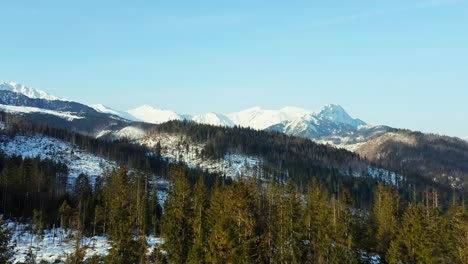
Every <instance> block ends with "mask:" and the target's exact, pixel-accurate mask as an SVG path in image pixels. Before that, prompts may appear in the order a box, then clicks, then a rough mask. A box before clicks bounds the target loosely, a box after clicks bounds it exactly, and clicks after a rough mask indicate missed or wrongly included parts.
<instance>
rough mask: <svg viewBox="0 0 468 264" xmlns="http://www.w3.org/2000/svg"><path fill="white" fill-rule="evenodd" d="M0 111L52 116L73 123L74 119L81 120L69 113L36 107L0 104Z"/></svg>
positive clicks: (79, 117)
mask: <svg viewBox="0 0 468 264" xmlns="http://www.w3.org/2000/svg"><path fill="white" fill-rule="evenodd" d="M0 109H1V110H3V111H5V112H7V113H13V114H18V113H19V114H30V113H39V114H48V115H54V116H57V117H60V118H63V119H66V120H68V121H73V120H75V119H82V118H83V117H81V116H78V115H76V114H75V113H71V112H60V111H54V110H48V109H42V108H37V107H29V106H14V105H4V104H0Z"/></svg>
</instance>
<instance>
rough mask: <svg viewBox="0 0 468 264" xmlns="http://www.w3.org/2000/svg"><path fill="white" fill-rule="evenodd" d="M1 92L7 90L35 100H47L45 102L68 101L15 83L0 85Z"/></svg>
mask: <svg viewBox="0 0 468 264" xmlns="http://www.w3.org/2000/svg"><path fill="white" fill-rule="evenodd" d="M0 90H7V91H12V92H15V93H21V94H23V95H25V96H27V97H29V98H33V99H45V100H51V101H54V100H60V101H66V100H64V99H61V98H58V97H55V96H53V95H50V94H48V93H46V92H44V91H42V90H38V89H36V88H32V87H27V86H24V85H22V84H19V83H15V82H2V83H0Z"/></svg>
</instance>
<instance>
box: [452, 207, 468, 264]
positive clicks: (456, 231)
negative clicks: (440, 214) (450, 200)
mask: <svg viewBox="0 0 468 264" xmlns="http://www.w3.org/2000/svg"><path fill="white" fill-rule="evenodd" d="M449 223H450V227H449V228H448V230H449V232H448V233H449V234H450V242H449V245H450V248H451V250H450V251H451V255H452V256H453V259H454V261H456V263H468V211H466V210H465V209H464V208H463V207H454V208H451V209H450V211H449Z"/></svg>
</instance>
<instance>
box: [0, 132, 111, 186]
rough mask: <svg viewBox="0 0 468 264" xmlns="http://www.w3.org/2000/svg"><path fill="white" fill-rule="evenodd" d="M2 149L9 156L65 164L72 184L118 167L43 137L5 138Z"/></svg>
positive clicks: (70, 146) (67, 144) (1, 144)
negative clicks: (82, 174) (75, 179)
mask: <svg viewBox="0 0 468 264" xmlns="http://www.w3.org/2000/svg"><path fill="white" fill-rule="evenodd" d="M0 148H1V149H2V150H3V151H4V152H5V154H7V155H13V154H15V155H22V156H23V157H31V158H34V157H37V156H39V158H40V159H51V160H54V161H57V162H63V163H65V164H66V165H67V166H68V168H69V171H70V172H69V181H71V182H70V183H73V182H74V178H76V177H78V175H80V174H81V173H84V174H87V175H88V176H90V177H92V178H94V177H98V176H101V175H102V174H103V173H104V172H106V171H107V170H111V169H112V168H115V167H117V165H116V164H115V163H114V162H111V161H108V160H106V159H103V158H101V157H98V156H96V155H93V154H90V153H88V152H85V151H82V150H81V149H79V148H77V147H74V146H72V145H71V144H69V143H65V142H63V141H61V140H58V139H55V138H51V137H47V136H42V135H34V136H22V135H17V136H15V137H13V138H9V137H6V136H3V137H1V138H0Z"/></svg>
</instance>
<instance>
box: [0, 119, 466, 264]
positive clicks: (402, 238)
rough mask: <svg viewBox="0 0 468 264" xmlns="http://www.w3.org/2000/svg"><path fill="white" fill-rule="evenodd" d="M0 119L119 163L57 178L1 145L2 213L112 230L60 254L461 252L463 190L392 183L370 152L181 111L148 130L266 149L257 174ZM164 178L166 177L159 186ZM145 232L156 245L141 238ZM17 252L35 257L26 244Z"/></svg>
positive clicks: (193, 258) (316, 258) (45, 165)
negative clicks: (94, 249)
mask: <svg viewBox="0 0 468 264" xmlns="http://www.w3.org/2000/svg"><path fill="white" fill-rule="evenodd" d="M0 118H1V119H0V121H2V122H3V129H2V132H1V133H2V134H3V136H4V137H14V136H16V135H25V136H27V135H36V136H37V135H43V136H48V137H53V138H57V139H60V140H63V141H64V142H68V143H70V144H72V145H74V146H77V147H79V148H80V149H82V150H85V151H88V152H90V153H94V154H95V155H99V156H100V157H103V158H106V159H109V160H112V161H114V162H116V163H117V164H119V165H121V166H119V167H120V168H115V169H114V170H112V171H109V172H107V173H104V174H103V175H101V176H100V177H97V178H96V179H95V180H93V179H91V178H90V177H89V176H88V175H84V174H82V175H79V176H78V177H77V178H76V179H74V183H73V185H72V186H68V185H67V184H66V183H67V182H69V180H70V179H68V178H67V175H68V174H67V173H68V168H67V166H66V165H64V164H61V163H59V162H53V161H48V160H40V159H39V158H23V157H19V156H5V155H4V154H3V155H0V185H1V186H0V187H1V188H0V190H1V205H0V210H1V212H2V214H3V215H4V216H6V217H8V218H9V219H14V220H15V221H20V222H26V223H32V224H33V225H32V228H31V230H30V232H33V233H35V234H37V236H38V237H40V235H41V234H42V233H43V232H45V230H47V229H52V228H58V227H60V228H62V229H64V230H75V231H76V232H77V233H76V232H75V233H74V235H71V236H72V237H74V238H75V239H77V241H80V240H82V239H84V238H85V237H86V236H92V237H95V236H97V235H107V236H108V238H109V239H110V241H111V244H112V248H111V249H110V250H108V251H107V252H101V253H100V254H96V255H94V256H92V257H90V256H87V257H86V254H85V252H89V250H90V248H89V247H90V245H85V244H80V243H78V244H77V246H76V248H75V253H73V254H71V255H66V256H62V257H63V258H65V259H68V260H67V261H72V262H71V263H80V262H83V261H84V260H85V259H87V261H90V262H89V263H102V262H104V263H166V262H167V261H169V263H307V262H310V263H343V262H348V263H369V262H370V263H379V262H389V263H399V262H400V261H403V262H409V263H424V262H431V261H434V260H435V262H445V263H466V259H467V256H466V253H465V252H467V250H468V248H467V245H468V240H467V237H466V235H465V234H466V232H468V226H467V223H468V221H467V218H468V216H467V212H466V210H465V209H464V208H465V207H464V206H465V201H466V200H465V197H464V195H463V193H462V192H458V191H457V190H455V189H447V188H445V187H444V186H443V185H439V184H434V183H432V182H431V181H415V180H416V179H418V178H410V177H408V176H406V175H405V177H407V178H403V179H400V178H398V177H395V178H394V180H393V181H392V180H390V181H389V180H388V178H387V176H388V175H387V176H386V175H385V170H384V169H376V171H378V172H379V173H381V174H382V175H379V174H378V173H375V171H374V172H373V173H371V172H370V171H369V167H373V166H376V164H371V163H370V162H369V161H367V160H366V159H363V158H361V157H360V156H358V155H357V154H354V153H351V152H348V151H346V150H343V149H337V148H334V147H331V146H326V145H320V144H316V143H314V142H312V141H310V140H307V139H301V138H295V137H290V136H286V135H284V134H281V133H276V132H265V131H263V132H262V131H256V130H251V129H245V128H239V127H234V128H225V127H214V126H208V125H197V124H194V123H191V122H179V121H174V122H169V123H165V124H161V125H159V126H156V127H155V128H154V129H153V130H151V131H150V132H149V135H148V136H149V137H151V136H153V135H156V134H158V133H159V134H160V133H168V134H175V135H179V136H180V137H181V138H187V141H186V142H185V145H184V146H183V147H184V148H185V147H186V145H190V144H193V143H196V142H198V143H203V144H204V148H203V149H202V150H201V151H200V153H199V155H200V156H201V157H204V158H207V159H208V158H209V159H222V158H223V157H224V156H225V154H226V153H229V152H231V153H235V152H241V153H245V154H248V155H255V156H261V157H262V159H263V160H264V162H263V163H262V165H261V166H262V170H264V173H263V174H262V175H265V177H260V176H259V175H256V176H255V175H245V176H247V177H243V178H238V179H230V178H226V177H224V176H223V175H222V174H217V173H208V172H207V171H205V170H202V169H200V168H196V167H189V166H187V165H186V164H183V163H178V162H176V161H174V160H173V161H170V160H167V159H165V158H163V157H161V156H160V153H161V149H158V148H157V147H156V148H148V147H145V146H142V145H139V144H137V142H135V141H130V140H114V141H110V140H101V139H95V138H92V137H88V136H84V135H82V134H79V133H76V132H71V131H67V130H65V129H60V128H53V127H50V126H48V125H39V124H34V123H31V122H29V121H27V120H24V119H21V118H17V117H15V116H12V115H9V114H2V115H0ZM249 176H250V177H249ZM161 178H165V179H167V180H169V182H170V183H169V184H167V186H164V189H161V186H159V184H160V183H159V182H158V179H161ZM161 195H163V197H166V195H167V198H164V199H161ZM164 201H165V203H164ZM163 208H164V209H163ZM48 232H50V231H48ZM7 233H8V232H6V233H5V236H4V239H7V240H8V239H9V237H8V235H7ZM2 234H3V233H2ZM155 236H156V237H161V238H162V239H163V241H164V243H163V244H156V245H154V246H151V247H150V246H149V244H148V242H147V241H148V238H149V237H155ZM60 241H62V238H61V240H60ZM34 245H35V244H34V243H32V244H31V245H30V247H31V248H32V247H33V246H34ZM5 250H6V251H7V252H8V249H7V248H5ZM0 251H1V250H0ZM27 256H28V257H27V259H28V258H29V259H34V258H36V255H34V251H31V254H29V253H28V255H27ZM36 259H37V258H36ZM91 261H94V262H91ZM26 262H27V261H26ZM67 263H70V262H67Z"/></svg>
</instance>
